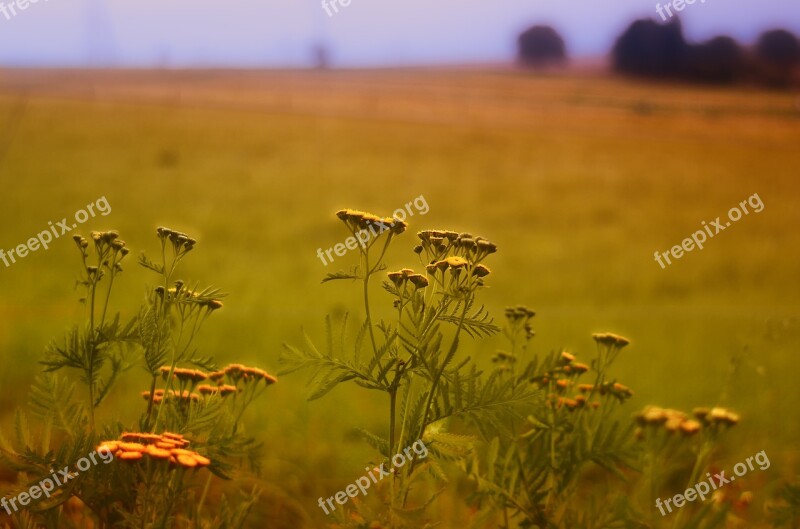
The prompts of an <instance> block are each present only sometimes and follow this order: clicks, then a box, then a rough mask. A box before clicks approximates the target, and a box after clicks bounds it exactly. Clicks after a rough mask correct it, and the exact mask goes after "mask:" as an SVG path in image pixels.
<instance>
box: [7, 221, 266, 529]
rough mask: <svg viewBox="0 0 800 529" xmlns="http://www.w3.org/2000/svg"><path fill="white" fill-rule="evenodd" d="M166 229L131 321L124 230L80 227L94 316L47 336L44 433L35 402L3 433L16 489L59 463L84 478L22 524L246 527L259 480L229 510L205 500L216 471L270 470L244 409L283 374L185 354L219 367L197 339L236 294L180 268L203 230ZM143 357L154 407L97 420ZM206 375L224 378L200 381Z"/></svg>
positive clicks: (41, 405)
mask: <svg viewBox="0 0 800 529" xmlns="http://www.w3.org/2000/svg"><path fill="white" fill-rule="evenodd" d="M157 233H158V238H159V240H160V242H161V256H162V259H161V262H159V263H155V262H153V261H150V260H149V259H148V258H146V257H145V256H142V258H141V260H140V264H142V266H144V268H146V269H148V270H151V271H154V272H156V273H157V274H158V275H159V282H160V283H161V284H160V285H159V286H157V287H155V288H154V289H152V291H151V292H150V293H149V294H148V296H147V298H146V302H145V305H144V306H143V307H142V308H141V309H140V310H139V311H138V314H137V317H135V318H133V319H132V320H131V321H128V322H127V323H124V324H123V323H122V319H121V317H120V315H119V314H115V315H113V316H112V315H111V314H110V312H109V310H108V309H109V306H110V303H109V301H110V299H111V294H112V289H113V285H114V280H115V278H116V277H117V276H118V275H119V274H120V273H121V272H122V266H121V264H120V263H121V261H122V260H123V258H124V257H125V255H126V254H127V253H128V249H127V246H126V244H125V243H124V242H122V241H121V240H119V239H118V235H117V233H116V232H93V233H92V240H93V241H94V245H93V254H92V253H91V251H90V250H89V246H90V244H89V241H88V240H87V239H85V238H83V237H81V236H75V237H74V240H75V242H76V244H77V247H78V249H79V251H80V254H81V258H82V265H83V266H82V277H81V279H80V280H79V281H78V284H79V285H81V286H82V287H84V288H85V290H86V296H85V297H84V298H82V299H81V301H82V302H83V303H85V305H86V307H87V321H86V323H85V324H84V325H75V326H74V327H73V328H72V329H71V330H70V331H69V332H68V333H67V335H66V337H65V338H64V339H63V340H58V341H53V342H52V343H51V345H50V346H49V347H48V348H47V351H46V356H45V359H44V360H43V361H42V364H43V365H44V373H43V374H42V375H41V376H39V377H37V378H36V380H35V381H34V383H33V385H32V387H31V391H30V393H29V397H28V410H29V413H30V415H31V416H32V417H33V418H35V419H36V421H37V422H38V423H39V424H41V428H40V430H39V431H38V432H37V433H36V434H34V433H33V432H32V430H31V428H30V426H29V424H28V420H27V418H26V417H27V416H26V414H24V413H22V412H17V414H16V416H15V422H14V436H13V438H11V439H10V440H9V439H6V438H5V437H3V436H2V435H0V462H2V463H3V464H4V465H5V466H7V467H9V468H11V469H13V470H14V471H16V472H18V473H19V476H20V479H19V482H18V484H17V487H16V490H15V491H14V494H17V493H19V492H23V491H27V490H28V488H29V487H30V486H31V485H35V484H37V483H39V482H41V481H42V480H43V479H48V477H49V476H50V475H51V474H52V473H53V472H54V470H60V469H63V470H64V472H65V473H67V472H68V473H69V474H71V475H72V476H73V479H70V480H69V481H67V482H65V483H64V484H63V485H62V486H59V487H56V488H55V490H54V491H53V492H52V494H51V495H50V496H49V497H42V498H41V499H38V500H34V501H33V503H32V504H31V506H30V508H29V510H28V511H22V512H19V513H15V515H14V516H13V520H14V524H15V527H17V528H23V527H37V528H46V529H60V528H63V527H76V528H77V527H87V525H86V524H91V526H93V527H101V528H109V529H110V528H131V529H133V528H138V529H143V528H148V529H149V528H153V529H156V528H159V529H166V528H172V527H192V528H198V529H199V528H218V529H223V528H225V529H227V528H242V527H245V524H246V519H247V516H248V513H249V512H250V510H251V507H252V505H253V503H254V502H255V501H256V499H257V497H258V491H257V490H253V492H252V494H250V495H246V496H245V497H243V498H236V499H235V500H233V501H231V500H230V499H229V498H223V500H222V502H221V504H220V508H219V512H210V510H209V509H207V508H206V507H205V502H206V499H207V494H208V491H209V486H210V484H211V480H212V478H213V476H215V475H216V476H218V477H221V478H223V479H230V478H231V477H233V476H234V475H235V473H236V472H237V470H238V468H239V467H240V466H241V464H242V462H247V463H249V468H250V470H252V471H255V472H257V471H258V454H259V448H260V444H259V443H258V442H257V441H256V440H255V439H254V438H252V437H251V436H249V435H247V432H246V428H245V425H244V423H243V417H244V414H245V412H246V410H247V409H248V408H249V407H250V406H251V404H252V403H253V402H254V401H255V400H256V399H257V398H258V397H259V396H260V395H261V394H262V393H263V392H264V391H265V390H266V388H267V387H268V386H269V385H271V384H272V383H274V382H275V381H276V379H275V378H274V377H272V376H271V375H269V374H268V373H266V372H265V371H263V370H260V369H258V368H248V367H245V366H241V365H239V364H232V365H230V366H228V367H227V368H225V369H224V370H221V371H214V372H212V373H203V372H202V371H198V370H195V369H189V368H185V367H180V366H179V364H189V365H194V366H201V367H203V368H204V369H206V370H216V369H217V367H216V364H215V362H214V360H213V358H211V357H201V356H198V353H197V350H196V349H195V347H194V344H195V342H196V338H197V336H198V335H199V332H200V329H201V328H202V326H203V324H204V323H205V322H206V320H207V319H208V318H209V316H210V315H211V314H212V313H213V312H215V311H216V310H218V309H219V308H221V307H222V303H221V301H220V300H219V298H221V297H222V296H223V295H224V294H222V293H221V292H220V291H219V290H218V289H215V288H203V289H201V288H199V287H197V286H195V287H193V288H186V287H185V286H184V285H185V283H184V281H182V280H180V279H175V278H174V275H175V274H176V270H177V264H178V263H179V262H180V261H181V260H182V259H183V258H185V257H186V256H187V255H188V253H189V252H190V251H191V250H192V249H193V247H194V245H195V241H194V239H191V238H190V237H188V236H187V235H185V234H182V233H179V232H176V231H174V230H169V229H167V228H159V229H158V230H157ZM95 262H96V264H95ZM133 367H140V368H143V369H144V371H145V372H146V373H148V375H149V380H148V382H149V386H150V388H149V391H145V392H143V394H142V396H143V397H144V398H145V400H146V410H144V411H143V412H142V414H141V416H140V417H139V420H138V425H137V427H132V426H133V425H128V426H125V425H123V424H119V423H116V424H107V425H103V426H102V427H98V426H96V423H95V410H96V409H97V408H99V407H100V406H101V404H102V403H103V401H104V399H105V397H106V396H107V395H108V394H109V391H110V390H111V388H112V387H113V385H114V383H115V382H116V381H117V380H118V379H119V377H120V376H121V375H122V374H124V373H125V372H127V371H129V370H130V369H131V368H133ZM73 370H76V371H77V372H78V373H79V375H80V376H79V378H78V380H79V382H80V383H81V384H82V385H84V386H86V388H87V398H86V400H85V401H81V400H80V399H79V397H78V395H79V392H78V390H77V387H76V386H77V384H76V382H74V381H72V380H71V379H70V377H69V376H68V375H69V374H70V373H71V372H72V371H73ZM62 371H63V372H64V374H62V373H61V372H62ZM136 372H137V373H141V371H138V370H137V371H136ZM201 381H209V382H212V384H203V385H198V384H199V382H201ZM162 384H163V387H161V388H159V387H158V386H159V385H162ZM195 390H197V392H196V391H195ZM140 402H141V401H140ZM176 439H177V440H176ZM156 442H159V443H161V444H162V445H163V446H162V447H161V448H159V447H158V446H156ZM90 455H91V456H92V457H93V458H94V459H95V462H94V465H92V466H91V467H90V468H89V469H88V470H85V471H84V470H83V469H81V470H77V467H76V462H78V460H80V459H82V458H83V459H86V460H87V461H88V459H87V458H89V457H90ZM101 456H102V457H101ZM106 456H108V457H106ZM112 456H113V457H112ZM97 460H99V461H97ZM204 466H207V467H208V471H207V472H206V471H203V470H202V467H204ZM201 478H204V479H203V481H204V483H203V481H201ZM198 491H202V492H201V494H199V496H198ZM90 520H91V521H90Z"/></svg>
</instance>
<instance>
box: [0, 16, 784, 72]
mask: <svg viewBox="0 0 800 529" xmlns="http://www.w3.org/2000/svg"><path fill="white" fill-rule="evenodd" d="M19 1H23V2H25V1H28V2H30V1H31V0H0V2H2V3H3V4H5V5H8V4H12V3H13V4H15V3H16V2H19ZM328 1H332V0H328ZM703 1H704V2H705V3H701V2H703ZM320 2H321V0H302V1H301V0H222V1H220V0H214V1H211V0H169V1H166V2H165V1H164V0H135V1H134V0H38V2H37V3H31V4H29V5H28V7H27V9H25V10H24V11H19V10H18V14H17V15H16V16H13V17H12V18H11V19H10V20H7V19H6V17H5V16H3V15H2V14H0V64H4V65H34V66H35V65H85V64H90V63H91V61H94V62H95V63H96V64H99V62H98V61H111V62H113V63H114V64H117V65H122V66H152V65H157V64H166V65H171V66H262V65H264V66H292V65H296V66H305V65H308V64H310V60H311V56H312V54H311V49H312V46H313V44H314V43H315V42H319V41H323V40H324V41H325V42H327V43H328V44H329V46H330V49H331V51H332V58H333V63H334V64H335V65H338V66H373V65H404V64H411V65H414V64H441V63H458V64H463V63H474V62H495V61H507V60H509V59H510V58H511V57H512V56H513V50H514V38H515V35H516V34H517V33H519V31H520V30H522V29H524V28H525V27H526V26H528V25H531V24H534V23H547V24H551V25H553V26H554V27H555V28H556V29H557V30H559V31H560V32H561V34H562V35H563V36H564V38H565V40H566V41H567V46H568V49H569V51H570V53H571V54H572V55H575V56H596V55H602V54H604V53H606V52H607V51H608V49H609V48H610V46H611V44H612V43H613V41H614V37H615V36H616V35H617V34H618V33H619V32H620V31H621V30H622V29H624V27H625V26H626V25H627V24H628V23H629V22H630V21H631V20H632V19H633V18H637V17H647V16H649V17H655V16H656V14H655V5H656V1H655V0H351V4H350V5H349V6H348V7H340V8H339V13H338V14H335V15H334V16H332V17H329V16H328V15H326V14H325V11H324V10H323V9H322V6H321V3H320ZM663 2H664V0H662V3H663ZM682 19H683V22H684V27H685V29H686V33H687V36H688V37H689V38H690V39H705V38H709V37H712V36H714V35H717V34H721V33H725V34H729V35H732V36H733V37H735V38H737V39H739V40H740V41H741V42H743V43H752V42H753V40H754V39H755V37H756V36H757V35H758V33H759V32H761V31H763V30H764V29H769V28H772V27H776V26H781V27H785V28H788V29H790V30H792V31H794V32H795V33H797V34H800V4H798V0H696V3H695V4H693V5H690V6H686V9H685V10H684V11H683V12H682Z"/></svg>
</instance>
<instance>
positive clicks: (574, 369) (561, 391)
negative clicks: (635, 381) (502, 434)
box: [530, 351, 633, 411]
mask: <svg viewBox="0 0 800 529" xmlns="http://www.w3.org/2000/svg"><path fill="white" fill-rule="evenodd" d="M575 360H576V358H575V355H574V354H572V353H568V352H566V351H564V352H562V353H561V354H560V355H559V356H558V357H557V358H556V359H555V363H556V365H555V367H553V368H552V369H550V370H549V371H547V372H546V373H544V374H542V375H538V376H535V377H533V378H531V379H530V381H531V383H533V384H536V385H538V386H539V387H540V388H552V390H553V391H555V393H557V394H558V395H556V394H552V395H550V396H549V398H550V402H551V403H552V404H553V405H555V407H556V408H562V407H565V408H567V410H569V411H572V410H576V409H579V408H594V409H596V408H598V407H600V403H599V402H589V398H590V397H591V396H592V395H594V394H597V395H600V396H605V395H610V396H612V397H615V398H616V399H618V400H619V401H620V402H624V401H625V400H626V399H628V398H630V397H631V396H633V392H632V391H631V390H630V388H628V387H627V386H625V385H623V384H620V383H618V382H603V383H601V384H598V385H594V384H577V379H578V378H579V377H580V376H581V375H582V374H584V373H586V372H588V371H589V370H590V369H591V368H590V367H589V366H588V365H586V364H583V363H581V362H576V361H575ZM551 384H552V386H551ZM573 386H574V387H575V388H576V389H577V390H578V394H577V395H575V396H573V397H572V398H569V397H566V396H563V395H566V393H567V391H568V390H569V389H570V388H571V387H573ZM587 393H588V394H589V395H588V396H587V395H585V394H587ZM559 395H562V396H559Z"/></svg>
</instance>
